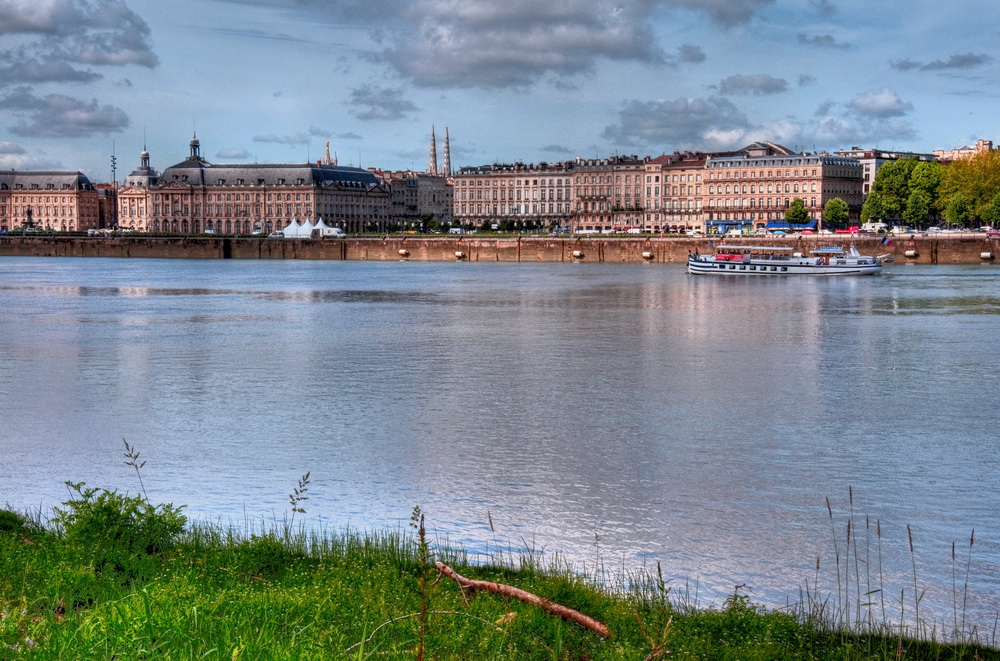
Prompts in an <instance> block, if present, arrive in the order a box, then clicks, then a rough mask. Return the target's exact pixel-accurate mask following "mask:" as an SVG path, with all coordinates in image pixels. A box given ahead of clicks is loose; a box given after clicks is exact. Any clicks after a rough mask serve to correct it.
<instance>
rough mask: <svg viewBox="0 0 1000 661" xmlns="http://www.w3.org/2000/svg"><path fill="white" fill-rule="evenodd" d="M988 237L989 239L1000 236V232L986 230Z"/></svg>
mask: <svg viewBox="0 0 1000 661" xmlns="http://www.w3.org/2000/svg"><path fill="white" fill-rule="evenodd" d="M986 236H988V237H995V236H1000V230H986Z"/></svg>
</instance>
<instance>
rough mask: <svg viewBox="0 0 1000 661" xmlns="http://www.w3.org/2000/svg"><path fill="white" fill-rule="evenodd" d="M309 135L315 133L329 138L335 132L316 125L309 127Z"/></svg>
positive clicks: (317, 135) (319, 136)
mask: <svg viewBox="0 0 1000 661" xmlns="http://www.w3.org/2000/svg"><path fill="white" fill-rule="evenodd" d="M309 135H315V136H316V137H318V138H329V137H331V136H333V133H331V132H330V131H327V130H326V129H321V128H317V127H315V126H310V127H309Z"/></svg>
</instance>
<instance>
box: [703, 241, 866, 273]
mask: <svg viewBox="0 0 1000 661" xmlns="http://www.w3.org/2000/svg"><path fill="white" fill-rule="evenodd" d="M881 272H882V262H881V260H880V259H879V258H878V257H867V256H865V255H862V254H861V253H860V252H858V249H857V248H855V247H854V245H853V244H852V245H851V247H850V248H849V249H844V248H843V247H840V246H824V247H821V248H818V249H816V250H811V251H810V252H809V255H808V256H806V255H803V254H802V253H801V252H795V248H791V247H785V246H746V245H742V246H739V245H722V246H718V247H717V248H716V250H715V254H714V255H699V254H698V253H694V254H693V255H689V256H688V273H693V274H696V275H875V274H878V273H881Z"/></svg>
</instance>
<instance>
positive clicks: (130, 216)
mask: <svg viewBox="0 0 1000 661" xmlns="http://www.w3.org/2000/svg"><path fill="white" fill-rule="evenodd" d="M190 148H191V153H190V156H189V157H188V158H187V160H185V161H182V162H181V163H178V164H176V165H172V166H170V167H168V168H166V169H165V170H164V171H163V172H162V174H159V175H157V174H156V172H155V170H153V169H152V168H151V167H149V154H148V153H146V152H145V151H144V152H143V153H142V155H141V162H142V164H141V165H140V167H139V169H137V170H136V171H134V172H132V173H131V174H130V175H129V176H128V177H126V180H125V186H124V187H123V188H122V189H121V190H120V191H119V194H118V223H119V226H121V227H124V228H129V229H135V230H137V231H143V232H154V233H173V234H176V233H181V234H187V233H192V234H198V233H202V232H205V231H215V232H219V233H223V234H252V233H269V232H271V231H273V230H276V229H281V228H283V227H286V226H287V225H288V224H289V223H291V222H292V220H296V221H299V222H302V221H306V220H310V221H312V222H316V221H317V220H318V219H320V218H322V219H323V221H324V222H325V223H326V224H327V225H330V226H334V227H341V228H343V229H344V230H345V231H348V232H363V231H384V230H385V229H386V224H387V223H388V221H389V217H390V207H391V204H390V197H389V189H388V187H387V186H386V185H385V184H384V183H382V182H380V181H379V180H378V179H377V178H376V177H375V175H374V174H372V173H371V172H369V171H367V170H362V169H360V168H351V167H342V166H338V165H336V163H335V162H333V161H331V160H330V158H329V148H328V149H327V155H326V158H325V159H324V161H319V162H317V163H316V164H315V165H314V164H309V163H305V164H283V165H278V164H231V165H214V164H212V163H209V162H208V161H206V160H204V159H203V158H202V157H201V154H200V143H199V141H198V139H197V138H194V139H192V140H191V143H190Z"/></svg>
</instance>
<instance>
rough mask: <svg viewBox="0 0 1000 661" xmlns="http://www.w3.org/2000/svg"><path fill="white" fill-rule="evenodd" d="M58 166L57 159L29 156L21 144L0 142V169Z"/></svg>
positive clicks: (53, 167)
mask: <svg viewBox="0 0 1000 661" xmlns="http://www.w3.org/2000/svg"><path fill="white" fill-rule="evenodd" d="M58 167H59V162H58V161H53V160H48V159H42V158H37V157H34V156H30V155H29V154H28V152H27V150H26V149H25V148H24V147H22V146H21V145H18V144H15V143H13V142H0V170H48V169H55V168H58Z"/></svg>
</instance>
